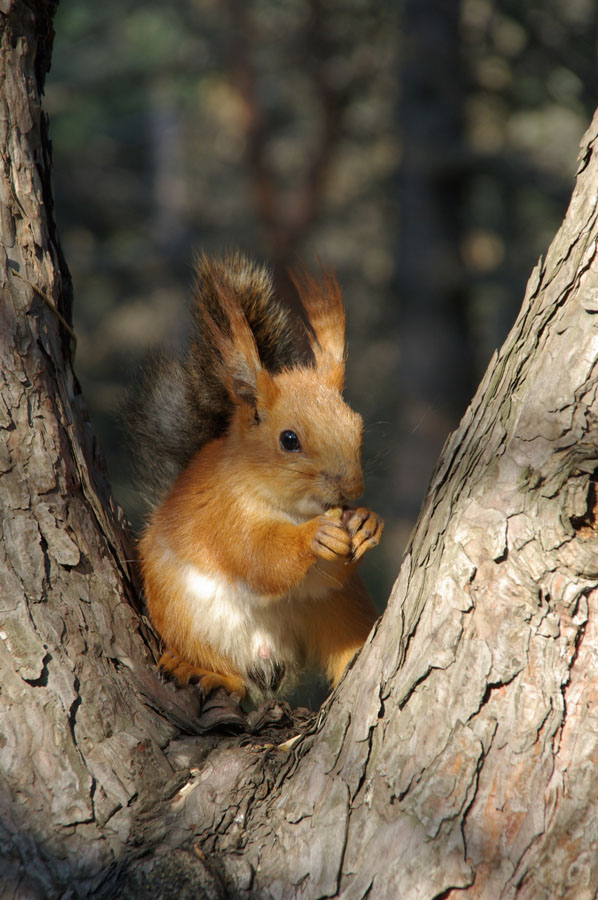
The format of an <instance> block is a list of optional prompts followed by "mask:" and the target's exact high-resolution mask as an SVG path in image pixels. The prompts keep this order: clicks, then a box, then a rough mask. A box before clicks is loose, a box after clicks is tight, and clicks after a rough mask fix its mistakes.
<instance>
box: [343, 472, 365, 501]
mask: <svg viewBox="0 0 598 900" xmlns="http://www.w3.org/2000/svg"><path fill="white" fill-rule="evenodd" d="M338 487H339V491H340V493H341V495H342V500H343V502H342V504H341V505H343V506H346V505H347V504H346V502H345V501H349V500H358V499H359V497H361V496H362V494H363V492H364V491H365V482H364V480H363V475H362V474H361V472H359V474H357V473H356V474H355V475H352V476H347V475H344V476H342V475H341V476H339V477H338Z"/></svg>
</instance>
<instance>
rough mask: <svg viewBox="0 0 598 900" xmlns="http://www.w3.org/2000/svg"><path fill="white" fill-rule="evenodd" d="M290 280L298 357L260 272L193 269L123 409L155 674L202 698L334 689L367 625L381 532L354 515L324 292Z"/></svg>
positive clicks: (209, 263)
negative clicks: (185, 333)
mask: <svg viewBox="0 0 598 900" xmlns="http://www.w3.org/2000/svg"><path fill="white" fill-rule="evenodd" d="M292 278H293V281H294V283H295V286H296V288H297V291H298V294H299V297H300V300H301V302H302V305H303V309H304V313H305V317H306V319H307V323H306V324H304V325H303V328H304V331H305V332H306V337H307V345H308V346H307V348H306V349H307V355H306V353H305V349H304V350H303V351H302V349H301V340H300V339H299V338H298V336H297V333H296V330H295V329H296V326H295V325H294V324H293V322H292V321H291V316H290V313H289V311H288V310H286V309H285V308H284V307H283V306H282V305H281V304H280V303H279V301H278V300H277V299H276V298H275V297H274V293H273V286H272V279H271V276H270V274H269V272H268V271H267V270H266V269H265V268H263V267H261V266H258V265H256V264H254V263H253V262H251V261H250V260H248V259H247V258H246V257H245V256H243V255H241V254H240V253H233V254H229V255H226V256H225V257H223V258H222V259H210V258H207V257H206V256H201V257H200V258H199V260H198V262H197V266H196V284H195V288H194V295H193V304H192V318H193V324H192V331H191V335H190V339H189V342H188V346H187V349H186V351H185V352H184V353H183V354H182V355H180V356H179V357H174V358H169V357H167V356H164V355H163V356H160V357H159V358H157V359H156V360H154V361H153V363H152V364H151V365H150V366H149V368H148V369H147V370H146V372H145V375H144V376H143V378H142V381H141V384H140V386H138V390H137V394H136V396H134V397H133V398H132V399H131V400H129V402H128V409H127V412H126V417H127V420H128V423H129V429H130V431H131V432H132V437H133V440H134V442H135V443H136V446H137V450H136V455H137V465H138V470H139V471H140V473H141V476H142V479H143V481H144V483H145V486H146V488H149V489H150V491H151V492H152V493H153V494H154V495H158V502H157V503H156V505H155V507H154V508H153V510H152V511H151V513H150V515H149V519H148V521H147V523H146V525H145V527H144V529H143V532H142V534H141V537H140V541H139V555H140V562H141V571H142V577H143V584H144V589H145V596H146V600H147V606H148V611H149V615H150V618H151V620H152V622H153V624H154V626H155V628H156V630H157V631H158V633H159V635H160V637H161V638H162V641H163V645H164V650H163V654H162V656H161V658H160V659H159V662H158V668H159V669H160V670H161V671H162V672H163V673H164V674H165V675H167V676H170V677H172V678H173V679H174V680H175V682H176V683H177V684H178V685H185V684H189V683H191V684H199V685H200V686H201V689H202V692H203V695H204V697H205V696H207V694H209V693H210V691H212V690H214V689H216V688H219V687H222V688H224V689H225V691H226V692H228V693H231V694H232V693H234V694H238V695H239V696H240V697H241V698H245V697H246V696H248V697H249V699H250V700H256V699H259V698H260V697H267V696H271V695H273V694H277V693H282V692H284V691H285V690H287V689H288V688H290V686H292V684H293V683H294V681H295V680H296V677H297V676H298V674H299V673H300V672H301V671H302V670H303V669H305V668H307V667H311V668H320V669H321V670H323V671H324V672H325V673H326V675H327V677H328V679H329V680H330V682H332V684H333V685H335V684H336V683H337V682H338V681H339V679H340V678H341V675H342V674H343V671H344V670H345V667H346V665H347V663H348V662H349V661H350V660H351V658H352V657H353V655H354V654H355V653H356V651H357V650H358V649H359V648H360V647H361V646H362V645H363V643H364V641H365V639H366V637H367V635H368V633H369V631H370V629H371V627H372V625H373V623H374V621H375V619H376V617H377V613H376V610H375V607H374V605H373V603H372V601H371V599H370V597H369V595H368V592H367V590H366V588H365V586H364V584H363V582H362V581H361V579H360V577H359V575H358V574H357V571H356V568H357V565H358V563H359V560H360V559H361V558H362V556H363V555H364V553H365V552H366V551H368V550H369V549H371V548H372V547H374V546H376V545H377V544H378V543H379V541H380V537H381V534H382V529H383V523H382V520H381V519H380V518H379V517H378V516H377V515H376V514H375V513H373V512H371V511H370V510H368V509H366V508H364V507H356V506H355V502H356V501H357V499H358V498H359V497H361V495H362V493H363V490H364V480H363V474H362V465H361V447H362V420H361V417H360V416H359V415H358V414H357V413H355V412H354V411H353V410H352V409H351V408H350V407H349V406H348V405H347V403H346V402H345V401H344V400H343V398H342V389H343V381H344V368H345V313H344V309H343V303H342V299H341V293H340V288H339V285H338V283H337V280H336V278H335V276H334V275H333V274H332V273H331V272H328V271H327V270H325V269H324V268H322V277H321V279H320V280H316V279H315V278H313V277H312V276H311V275H309V274H308V273H307V271H304V270H302V271H300V272H293V273H292ZM297 321H298V322H299V321H300V319H299V317H298V316H297ZM303 343H304V344H305V341H304V342H303Z"/></svg>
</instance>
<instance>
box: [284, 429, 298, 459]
mask: <svg viewBox="0 0 598 900" xmlns="http://www.w3.org/2000/svg"><path fill="white" fill-rule="evenodd" d="M279 441H280V446H281V447H282V449H283V450H289V451H290V452H292V453H297V452H298V451H299V450H301V441H300V440H299V438H298V437H297V435H296V434H295V432H294V431H288V430H287V431H281V432H280V438H279Z"/></svg>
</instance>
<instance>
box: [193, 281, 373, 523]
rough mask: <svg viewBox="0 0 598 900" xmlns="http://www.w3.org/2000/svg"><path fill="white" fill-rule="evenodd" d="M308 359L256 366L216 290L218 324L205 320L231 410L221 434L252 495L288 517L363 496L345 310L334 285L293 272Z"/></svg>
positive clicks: (248, 338)
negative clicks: (251, 484) (346, 394)
mask: <svg viewBox="0 0 598 900" xmlns="http://www.w3.org/2000/svg"><path fill="white" fill-rule="evenodd" d="M294 281H295V284H296V286H297V289H298V292H299V296H300V298H301V301H302V303H303V306H304V309H305V312H306V316H307V322H308V336H309V343H310V347H311V351H312V356H313V362H312V363H311V364H308V365H304V366H297V367H293V368H288V369H285V370H283V371H281V372H278V373H276V374H272V373H271V372H269V371H268V370H267V369H266V368H265V367H264V366H263V365H262V363H261V360H260V357H259V353H258V349H257V346H256V342H255V338H254V335H253V333H252V331H251V328H250V327H249V325H248V323H247V319H246V318H245V315H244V314H243V311H242V309H241V307H240V305H239V303H238V301H237V300H236V298H235V292H234V286H233V285H232V284H230V283H227V282H226V280H225V279H223V280H222V281H221V282H220V284H219V285H218V295H219V301H220V305H221V309H222V311H223V313H224V314H225V317H226V320H227V321H226V324H225V325H223V324H222V323H216V321H215V320H214V319H211V320H210V321H208V322H207V324H208V327H209V330H210V332H211V337H212V339H213V342H214V345H215V346H216V347H217V349H218V351H219V354H220V356H221V359H222V365H221V376H222V380H223V382H224V384H225V385H226V388H227V391H228V394H229V397H230V399H231V400H232V401H233V404H234V413H233V416H232V419H231V423H230V426H229V436H230V439H231V441H232V442H234V443H233V446H234V448H235V452H236V451H237V450H238V449H239V443H241V444H242V451H243V457H244V459H245V460H246V461H247V464H249V465H251V466H252V468H253V470H254V471H255V474H256V479H255V483H256V490H258V491H260V492H261V493H262V494H263V493H266V494H268V497H269V501H270V502H271V503H272V505H279V506H280V507H281V509H282V510H284V511H285V512H286V513H288V514H289V515H292V516H295V517H297V518H311V517H313V516H315V515H318V514H319V513H322V512H324V511H325V510H326V509H328V508H331V507H338V506H340V507H343V506H350V505H352V504H353V503H354V502H355V501H356V500H357V499H358V498H359V497H360V496H361V495H362V493H363V490H364V482H363V472H362V466H361V446H362V432H363V427H362V420H361V416H359V415H358V414H357V413H355V412H354V411H353V410H352V409H351V408H350V407H349V406H348V405H347V403H345V401H344V400H343V397H342V389H343V382H344V372H345V313H344V309H343V304H342V299H341V293H340V289H339V286H338V283H337V281H336V279H335V278H334V276H333V275H332V274H330V273H327V272H323V273H322V280H321V281H316V280H315V279H313V278H312V277H311V276H309V275H308V274H307V273H305V272H302V273H301V274H296V275H294Z"/></svg>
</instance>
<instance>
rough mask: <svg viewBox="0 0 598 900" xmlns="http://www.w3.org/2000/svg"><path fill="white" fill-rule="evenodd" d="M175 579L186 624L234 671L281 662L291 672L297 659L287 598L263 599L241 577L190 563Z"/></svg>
mask: <svg viewBox="0 0 598 900" xmlns="http://www.w3.org/2000/svg"><path fill="white" fill-rule="evenodd" d="M181 578H182V579H183V582H184V602H185V604H186V606H187V610H188V613H189V620H190V621H191V623H192V626H191V627H192V628H193V630H194V631H195V632H196V633H197V635H198V637H199V638H200V640H201V641H203V642H205V643H207V644H209V645H210V646H211V647H212V648H214V650H217V651H219V652H221V653H224V654H226V656H228V657H229V658H230V659H231V661H232V662H233V664H234V665H235V667H236V668H237V669H238V670H239V671H240V672H242V673H244V674H247V673H249V672H251V671H252V670H255V669H256V668H263V667H268V666H271V665H276V664H280V663H282V664H283V665H284V666H285V668H287V669H288V670H289V674H291V673H292V670H297V669H298V668H299V667H300V666H301V665H302V664H303V651H302V646H301V645H302V641H301V636H300V633H299V632H300V630H301V629H300V628H298V627H296V626H297V623H296V622H295V621H294V619H295V616H294V611H293V605H294V604H293V601H292V599H291V597H281V598H278V599H276V600H271V599H269V598H264V597H263V596H261V595H260V594H257V593H255V592H254V591H252V590H251V588H250V587H249V586H248V585H247V584H246V582H244V581H241V580H236V581H228V580H226V579H224V578H222V577H219V576H214V575H206V574H205V573H204V572H202V571H201V570H200V569H198V568H197V567H196V566H193V565H187V566H185V567H184V568H183V570H182V571H181Z"/></svg>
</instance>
